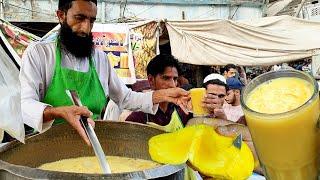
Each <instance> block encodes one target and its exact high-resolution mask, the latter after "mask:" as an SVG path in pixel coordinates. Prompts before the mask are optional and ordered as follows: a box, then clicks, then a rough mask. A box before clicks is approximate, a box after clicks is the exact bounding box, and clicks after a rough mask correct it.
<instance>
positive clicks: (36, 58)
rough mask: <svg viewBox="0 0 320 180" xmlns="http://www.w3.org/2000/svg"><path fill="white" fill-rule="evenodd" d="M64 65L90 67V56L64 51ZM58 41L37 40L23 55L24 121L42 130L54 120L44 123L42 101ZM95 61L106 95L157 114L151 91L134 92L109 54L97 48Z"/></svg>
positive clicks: (78, 68) (128, 106)
mask: <svg viewBox="0 0 320 180" xmlns="http://www.w3.org/2000/svg"><path fill="white" fill-rule="evenodd" d="M61 54H62V57H61V58H62V60H61V65H62V66H63V67H66V68H69V69H73V70H76V71H81V72H87V71H88V70H89V60H88V58H81V59H79V58H76V57H74V56H73V55H72V54H70V53H69V52H67V51H65V50H63V49H62V50H61ZM55 58H56V54H55V42H54V41H48V42H37V43H34V44H31V45H29V46H28V48H27V49H26V51H25V52H24V55H23V57H22V64H21V70H20V76H19V78H20V83H21V108H22V116H23V120H24V123H25V124H27V125H29V126H31V127H32V128H34V129H35V130H36V131H39V132H43V131H45V130H47V129H48V128H49V127H50V126H51V125H52V123H53V121H51V122H46V123H43V111H44V109H45V108H46V107H47V106H50V105H48V104H45V103H42V101H43V99H44V97H45V94H46V92H47V89H48V87H49V85H50V84H51V80H52V77H53V73H54V67H55ZM93 59H94V64H95V68H96V71H97V74H98V76H99V79H100V82H101V85H102V87H103V89H104V92H105V94H106V96H109V97H110V99H112V100H113V101H114V102H115V103H117V104H118V105H119V107H120V108H121V109H130V110H133V111H136V110H141V111H144V112H146V113H152V114H154V113H156V112H157V109H158V105H153V103H152V92H148V93H137V92H134V91H131V90H130V89H129V88H127V87H126V85H125V84H124V83H123V82H122V81H121V80H120V79H119V78H118V76H117V74H116V72H115V70H114V69H113V67H111V66H110V64H109V61H108V59H107V56H106V54H105V53H104V52H103V51H99V50H97V49H95V50H94V54H93Z"/></svg>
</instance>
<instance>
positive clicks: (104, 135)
mask: <svg viewBox="0 0 320 180" xmlns="http://www.w3.org/2000/svg"><path fill="white" fill-rule="evenodd" d="M95 132H96V134H97V136H98V139H99V140H100V143H101V146H102V148H103V150H104V152H105V153H106V155H112V156H123V157H130V158H140V159H145V160H151V158H150V155H149V152H148V140H149V139H150V138H151V137H152V136H154V135H158V134H161V133H163V131H161V130H158V129H154V128H152V127H149V126H146V125H141V124H136V123H127V122H112V121H96V127H95ZM84 156H94V152H93V150H92V148H91V147H88V146H87V145H86V144H85V143H84V141H83V140H82V139H81V138H80V136H79V135H78V134H77V132H76V131H75V130H74V129H73V128H71V127H70V126H69V125H68V124H62V125H57V126H53V127H52V128H51V129H50V130H48V131H47V132H45V133H43V134H37V135H33V136H31V137H28V138H27V139H26V143H25V144H22V143H20V142H17V141H14V142H10V143H8V144H7V145H5V146H3V147H1V148H0V179H183V177H184V167H185V164H182V165H161V166H159V167H156V168H153V169H146V170H144V171H136V172H127V173H114V174H107V175H103V174H85V173H69V172H58V171H47V170H41V169H37V168H36V167H38V166H40V165H42V164H44V163H49V162H54V161H58V160H61V159H66V158H75V157H84Z"/></svg>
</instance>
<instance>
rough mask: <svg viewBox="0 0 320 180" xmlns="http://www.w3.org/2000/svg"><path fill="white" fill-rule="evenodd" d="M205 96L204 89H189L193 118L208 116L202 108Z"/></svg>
mask: <svg viewBox="0 0 320 180" xmlns="http://www.w3.org/2000/svg"><path fill="white" fill-rule="evenodd" d="M205 95H206V89H205V88H193V89H190V96H191V104H192V112H193V116H194V117H203V116H208V111H207V109H206V108H204V107H202V101H203V98H204V97H205Z"/></svg>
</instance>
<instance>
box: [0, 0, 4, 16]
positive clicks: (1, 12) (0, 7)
mask: <svg viewBox="0 0 320 180" xmlns="http://www.w3.org/2000/svg"><path fill="white" fill-rule="evenodd" d="M3 1H4V0H0V18H1V19H4V8H3V3H4V2H3Z"/></svg>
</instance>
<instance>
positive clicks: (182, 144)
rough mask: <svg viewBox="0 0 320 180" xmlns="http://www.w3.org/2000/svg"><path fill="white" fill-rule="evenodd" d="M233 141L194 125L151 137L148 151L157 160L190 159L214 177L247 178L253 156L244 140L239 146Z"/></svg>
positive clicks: (198, 168) (164, 161)
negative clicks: (234, 144)
mask: <svg viewBox="0 0 320 180" xmlns="http://www.w3.org/2000/svg"><path fill="white" fill-rule="evenodd" d="M233 140H234V138H230V137H224V136H221V135H219V134H217V133H216V132H215V131H214V129H213V128H212V127H210V126H207V125H195V126H190V127H186V128H184V129H182V130H179V131H176V132H174V133H166V134H161V135H158V136H154V137H152V138H151V139H150V140H149V153H150V155H151V158H152V160H154V161H156V162H159V163H165V164H182V163H185V162H186V161H189V162H190V163H191V165H192V166H193V167H194V168H195V169H196V170H198V171H199V172H201V173H202V174H204V175H207V176H210V177H214V178H217V179H237V180H240V179H246V178H247V177H249V176H250V175H251V174H252V171H253V168H254V158H253V155H252V153H251V150H250V149H249V147H248V146H247V145H246V144H245V143H242V146H241V149H238V148H236V147H235V146H233V144H232V143H233Z"/></svg>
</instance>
